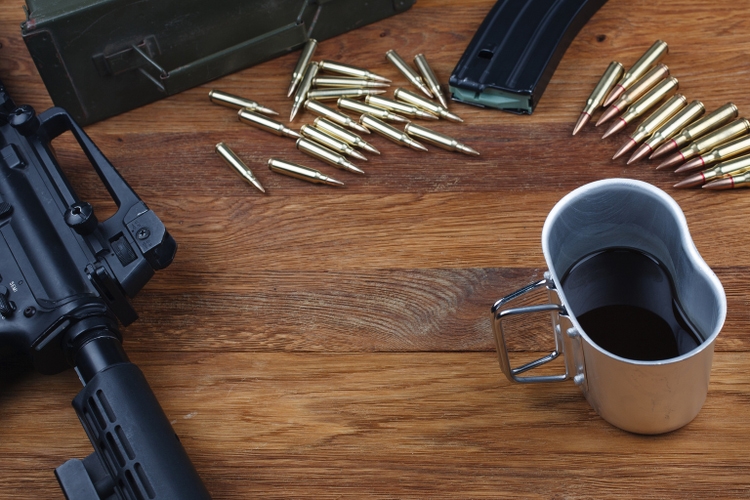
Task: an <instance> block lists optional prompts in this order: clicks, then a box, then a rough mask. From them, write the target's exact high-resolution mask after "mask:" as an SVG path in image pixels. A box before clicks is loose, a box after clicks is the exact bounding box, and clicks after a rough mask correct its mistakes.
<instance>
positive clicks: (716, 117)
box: [651, 102, 740, 159]
mask: <svg viewBox="0 0 750 500" xmlns="http://www.w3.org/2000/svg"><path fill="white" fill-rule="evenodd" d="M739 113H740V112H739V109H737V106H735V105H734V103H731V102H728V103H726V104H724V105H723V106H721V107H719V108H717V109H716V110H715V111H713V112H711V113H709V114H707V115H706V116H704V117H703V118H701V119H700V120H696V121H695V122H694V123H691V124H690V125H687V126H686V127H685V128H684V129H682V130H680V132H679V133H678V134H677V135H675V136H673V137H672V138H671V139H669V140H667V141H666V142H665V143H664V144H662V145H661V146H659V148H658V149H657V150H656V151H654V154H652V155H651V159H653V158H657V157H659V156H663V155H665V154H667V153H669V152H671V151H674V150H675V149H680V148H681V147H682V146H684V145H685V144H687V143H689V142H690V141H694V140H695V139H697V138H698V137H701V136H702V135H704V134H707V133H709V132H710V131H712V130H714V129H717V128H719V127H721V126H722V125H725V124H727V123H729V122H730V121H732V120H734V119H735V118H737V116H739Z"/></svg>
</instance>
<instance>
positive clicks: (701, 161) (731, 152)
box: [674, 135, 750, 174]
mask: <svg viewBox="0 0 750 500" xmlns="http://www.w3.org/2000/svg"><path fill="white" fill-rule="evenodd" d="M747 152H750V135H741V136H740V137H738V138H737V139H734V140H732V141H729V142H727V143H724V144H720V145H719V146H717V147H715V148H714V149H712V150H711V151H709V152H708V153H704V154H701V155H699V156H697V157H695V158H693V159H691V160H690V161H688V162H687V163H685V164H684V165H683V166H681V167H680V168H678V169H677V170H675V171H674V173H676V174H681V173H683V172H690V171H692V170H695V169H698V168H703V167H708V166H709V165H713V164H714V163H716V162H720V161H721V162H723V161H726V160H729V159H731V158H734V157H735V156H740V155H743V154H745V153H747Z"/></svg>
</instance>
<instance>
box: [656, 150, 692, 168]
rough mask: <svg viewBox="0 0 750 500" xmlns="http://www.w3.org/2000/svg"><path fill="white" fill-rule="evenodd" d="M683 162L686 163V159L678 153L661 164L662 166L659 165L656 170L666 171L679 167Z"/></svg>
mask: <svg viewBox="0 0 750 500" xmlns="http://www.w3.org/2000/svg"><path fill="white" fill-rule="evenodd" d="M682 161H685V157H684V156H682V153H680V152H679V151H678V152H677V153H675V154H673V155H672V156H670V157H669V158H667V159H666V160H664V161H663V162H661V164H659V166H658V167H656V170H664V169H665V168H671V167H675V166H677V165H679V164H680V162H682Z"/></svg>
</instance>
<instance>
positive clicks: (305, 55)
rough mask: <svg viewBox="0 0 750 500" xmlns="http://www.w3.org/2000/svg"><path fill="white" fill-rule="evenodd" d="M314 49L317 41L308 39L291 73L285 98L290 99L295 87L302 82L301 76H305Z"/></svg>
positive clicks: (316, 46)
mask: <svg viewBox="0 0 750 500" xmlns="http://www.w3.org/2000/svg"><path fill="white" fill-rule="evenodd" d="M316 48H318V41H317V40H316V39H314V38H310V39H309V40H308V41H307V43H306V44H305V46H304V47H303V48H302V53H301V54H300V56H299V61H297V65H296V66H295V67H294V71H293V72H292V83H290V84H289V91H287V93H286V96H287V97H292V94H293V93H294V90H295V89H296V88H297V85H299V83H300V82H301V81H302V76H303V75H304V74H305V70H306V69H307V65H308V64H310V60H311V59H312V56H313V54H314V53H315V49H316Z"/></svg>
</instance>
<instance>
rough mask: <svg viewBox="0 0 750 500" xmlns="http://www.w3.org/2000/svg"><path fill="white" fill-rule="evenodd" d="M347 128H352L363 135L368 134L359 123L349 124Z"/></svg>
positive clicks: (367, 130) (368, 131)
mask: <svg viewBox="0 0 750 500" xmlns="http://www.w3.org/2000/svg"><path fill="white" fill-rule="evenodd" d="M349 127H351V128H353V129H354V130H356V131H358V132H362V133H364V134H370V133H371V132H370V130H369V129H368V128H366V127H364V126H363V125H360V124H359V123H354V122H350V123H349Z"/></svg>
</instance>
